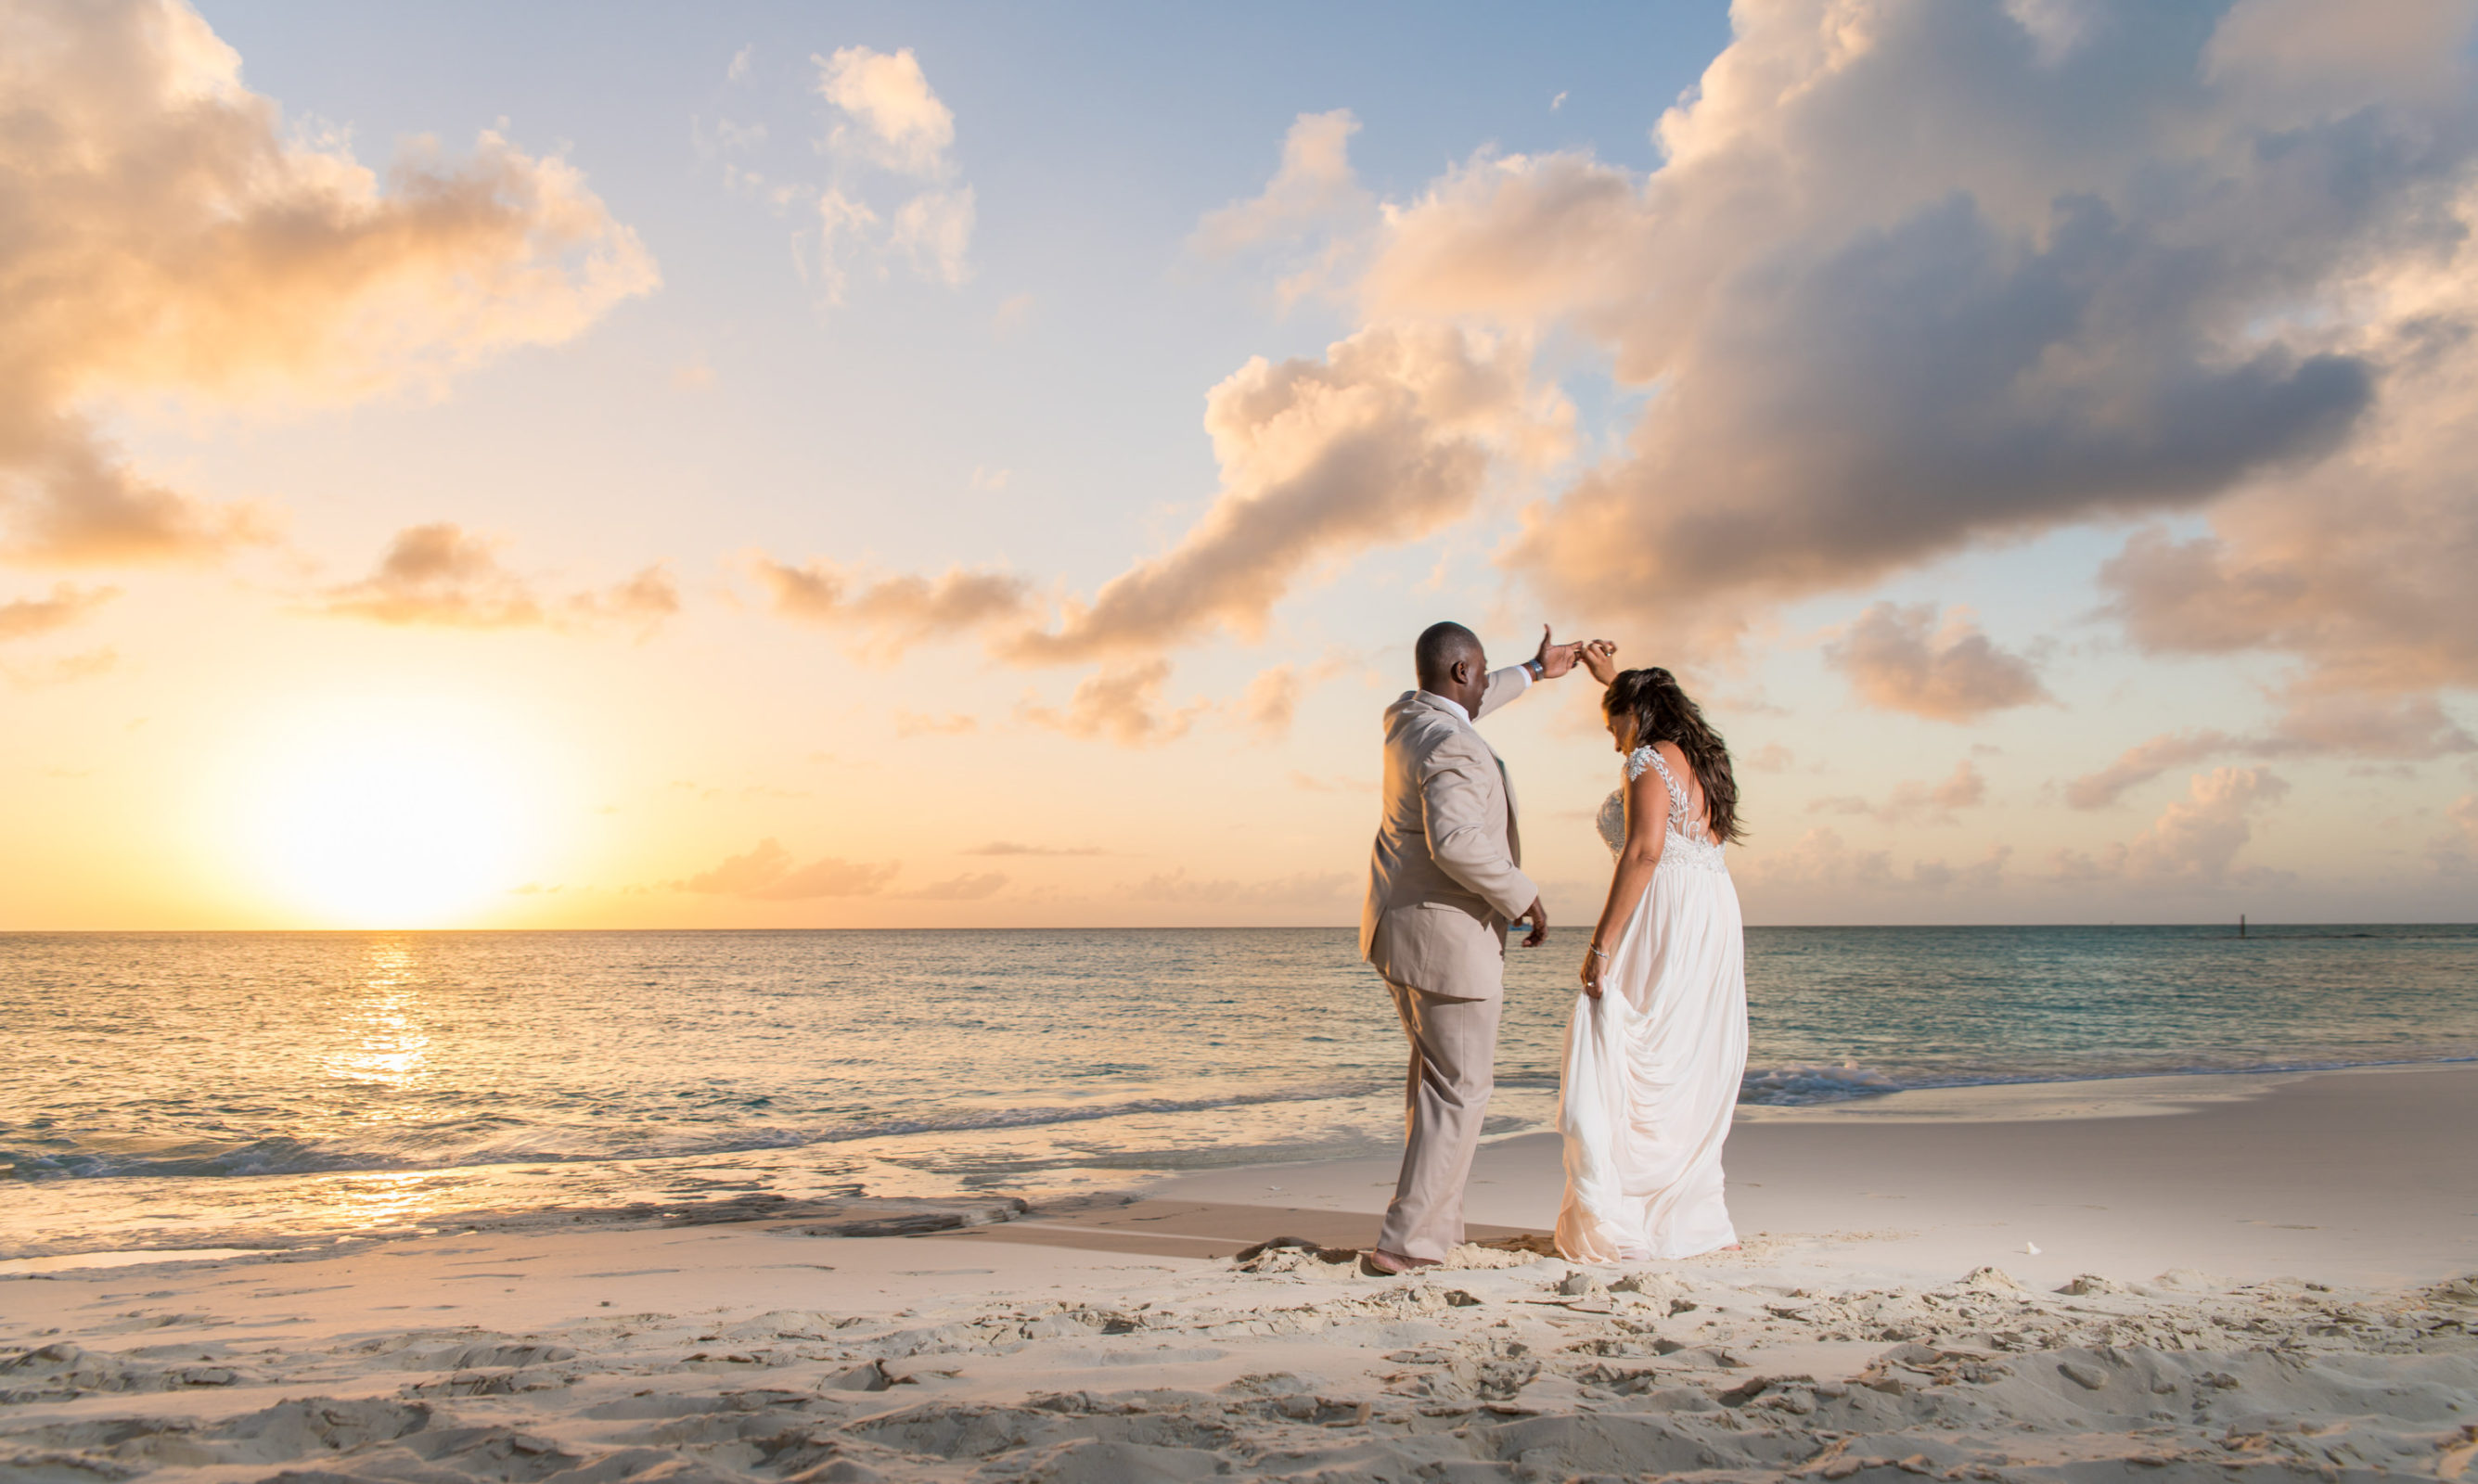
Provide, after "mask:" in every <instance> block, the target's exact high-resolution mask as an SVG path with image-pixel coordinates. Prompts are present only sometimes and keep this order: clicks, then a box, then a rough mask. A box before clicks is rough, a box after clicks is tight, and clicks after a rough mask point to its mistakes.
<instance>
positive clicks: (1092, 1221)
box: [0, 1067, 2478, 1484]
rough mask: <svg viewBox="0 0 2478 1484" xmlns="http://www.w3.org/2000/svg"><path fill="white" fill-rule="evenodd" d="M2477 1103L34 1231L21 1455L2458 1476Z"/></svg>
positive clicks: (1825, 1126)
mask: <svg viewBox="0 0 2478 1484" xmlns="http://www.w3.org/2000/svg"><path fill="white" fill-rule="evenodd" d="M2473 1128H2478V1068H2471V1067H2430V1068H2419V1069H2383V1070H2366V1071H2354V1072H2346V1073H2312V1074H2291V1075H2277V1076H2271V1075H2264V1076H2248V1077H2187V1078H2160V1079H2141V1080H2136V1081H2125V1082H2115V1083H2081V1084H2059V1085H2046V1086H2033V1087H2016V1088H1990V1089H1970V1090H1955V1091H1950V1092H1922V1093H1907V1094H1897V1095H1895V1096H1891V1097H1886V1098H1882V1099H1876V1100H1872V1101H1869V1102H1864V1103H1856V1104H1843V1105H1839V1106H1835V1107H1830V1108H1821V1109H1805V1110H1762V1111H1759V1112H1757V1113H1755V1114H1753V1115H1752V1116H1750V1117H1747V1118H1746V1119H1744V1120H1743V1121H1742V1122H1741V1123H1740V1125H1739V1127H1738V1129H1737V1132H1736V1134H1735V1136H1734V1138H1733V1140H1732V1144H1731V1149H1730V1170H1731V1177H1732V1188H1731V1199H1732V1209H1733V1212H1734V1213H1735V1215H1736V1217H1737V1220H1738V1223H1739V1228H1740V1231H1741V1233H1742V1235H1743V1236H1744V1238H1745V1245H1744V1249H1743V1250H1741V1251H1737V1252H1730V1253H1722V1254H1716V1255H1714V1256H1711V1257H1708V1258H1705V1259H1700V1260H1696V1261H1690V1262H1683V1263H1661V1264H1649V1265H1642V1266H1638V1267H1630V1268H1624V1269H1616V1268H1610V1269H1588V1268H1581V1267H1578V1266H1577V1265H1574V1264H1570V1263H1566V1262H1564V1261H1561V1260H1559V1259H1556V1258H1555V1257H1542V1256H1539V1255H1537V1254H1536V1253H1535V1252H1533V1251H1530V1250H1526V1249H1525V1248H1527V1247H1529V1246H1535V1245H1537V1240H1536V1234H1537V1233H1538V1232H1539V1230H1540V1229H1541V1228H1542V1227H1544V1226H1545V1225H1546V1224H1547V1223H1548V1221H1549V1220H1550V1219H1551V1217H1552V1216H1553V1215H1554V1209H1555V1197H1556V1192H1557V1188H1558V1180H1559V1174H1558V1170H1557V1150H1556V1146H1555V1143H1554V1141H1552V1140H1549V1139H1546V1138H1543V1137H1540V1136H1528V1137H1520V1138H1514V1139H1509V1140H1505V1141H1502V1142H1499V1143H1496V1144H1491V1145H1489V1146H1488V1147H1487V1148H1486V1149H1485V1150H1484V1151H1483V1153H1482V1156H1481V1160H1480V1165H1479V1171H1478V1174H1477V1176H1476V1179H1475V1183H1474V1186H1473V1197H1472V1207H1471V1217H1472V1219H1473V1220H1474V1221H1475V1223H1482V1224H1476V1225H1475V1227H1474V1236H1475V1237H1476V1238H1480V1239H1489V1240H1492V1241H1493V1242H1494V1243H1495V1245H1476V1246H1472V1247H1467V1248H1464V1249H1462V1250H1461V1252H1460V1254H1459V1264H1458V1265H1457V1266H1455V1267H1454V1268H1452V1269H1451V1270H1434V1271H1430V1272H1427V1273H1424V1274H1421V1275H1417V1276H1413V1277H1407V1278H1380V1277H1377V1276H1373V1275H1369V1274H1367V1273H1365V1272H1363V1271H1362V1270H1360V1269H1359V1268H1358V1266H1357V1265H1356V1263H1355V1262H1354V1261H1353V1259H1352V1257H1351V1254H1350V1253H1348V1252H1347V1251H1345V1250H1344V1249H1345V1248H1347V1247H1350V1246H1353V1245H1364V1244H1365V1243H1366V1242H1367V1241H1369V1240H1370V1238H1371V1236H1372V1235H1373V1232H1374V1229H1375V1217H1374V1214H1375V1213H1377V1212H1378V1211H1379V1210H1381V1209H1382V1206H1383V1203H1384V1200H1385V1197H1386V1195H1387V1192H1388V1189H1389V1188H1390V1182H1391V1168H1390V1162H1388V1161H1383V1160H1355V1161H1340V1162H1333V1163H1328V1164H1322V1165H1307V1166H1287V1167H1277V1168H1269V1169H1268V1168H1260V1169H1249V1170H1227V1171H1219V1172H1215V1173H1212V1174H1207V1175H1199V1176H1192V1177H1188V1178H1184V1179H1179V1180H1176V1181H1171V1182H1167V1183H1163V1184H1157V1185H1154V1186H1151V1187H1150V1188H1147V1189H1144V1190H1140V1191H1134V1192H1129V1193H1125V1195H1120V1196H1115V1197H1112V1198H1110V1199H1108V1200H1103V1201H1086V1202H1082V1203H1079V1204H1076V1205H1073V1206H1049V1207H1043V1206H1034V1207H1031V1208H1030V1209H1018V1204H1017V1203H1016V1202H1014V1201H1011V1200H1008V1199H1005V1198H1001V1197H992V1198H990V1199H986V1200H980V1201H966V1202H955V1203H948V1204H939V1203H926V1204H923V1203H914V1204H911V1205H902V1206H898V1205H895V1204H888V1205H886V1206H883V1207H863V1206H859V1205H855V1206H852V1207H850V1208H848V1209H843V1210H838V1211H832V1212H801V1213H794V1214H783V1213H777V1214H775V1215H774V1217H773V1218H772V1219H769V1220H734V1221H707V1220H702V1219H701V1218H699V1217H695V1216H690V1217H684V1218H682V1219H681V1220H675V1221H671V1222H665V1223H656V1224H633V1225H616V1226H615V1225H594V1224H588V1223H577V1224H573V1225H570V1226H569V1227H566V1228H560V1227H556V1226H545V1225H544V1224H541V1223H539V1222H535V1223H532V1224H515V1223H512V1224H510V1225H508V1226H507V1227H506V1228H504V1229H498V1228H493V1227H492V1226H491V1225H490V1224H489V1223H483V1224H481V1225H477V1226H475V1227H472V1228H469V1229H465V1228H460V1229H458V1230H453V1231H449V1230H442V1231H439V1232H436V1233H434V1234H431V1235H428V1236H423V1237H417V1238H407V1239H397V1240H388V1241H372V1242H352V1241H347V1242H341V1243H337V1244H334V1245H322V1246H318V1247H314V1248H303V1249H294V1250H287V1251H279V1252H266V1253H253V1254H243V1255H234V1256H224V1257H215V1258H200V1259H195V1260H189V1261H163V1260H156V1259H152V1258H148V1259H143V1260H131V1259H129V1258H127V1257H123V1258H120V1259H117V1260H115V1262H114V1263H109V1264H107V1263H101V1262H98V1261H97V1260H95V1259H94V1258H92V1257H90V1256H89V1257H85V1258H75V1259H49V1260H38V1261H34V1262H20V1263H13V1264H8V1265H0V1478H5V1479H7V1480H10V1481H11V1484H17V1481H26V1484H48V1481H55V1480H57V1481H91V1480H117V1479H125V1478H134V1477H138V1476H140V1475H145V1476H148V1477H157V1478H165V1479H171V1478H180V1479H196V1480H199V1481H202V1484H203V1481H207V1480H218V1481H220V1480H244V1479H249V1480H254V1479H262V1478H277V1477H284V1478H291V1479H298V1480H303V1481H310V1480H321V1481H325V1480H344V1479H368V1480H381V1479H385V1480H401V1481H440V1484H450V1481H465V1480H481V1479H488V1480H528V1481H530V1480H542V1479H549V1478H560V1479H564V1480H572V1481H575V1484H601V1481H605V1480H617V1479H633V1478H645V1479H663V1480H707V1479H715V1480H721V1479H766V1480H771V1479H786V1480H791V1479H799V1480H807V1479H816V1480H822V1481H834V1484H866V1481H870V1480H874V1479H881V1478H883V1479H915V1478H917V1479H962V1478H967V1477H972V1478H984V1477H985V1478H991V1479H1025V1480H1061V1481H1101V1480H1179V1479H1194V1478H1204V1477H1212V1476H1224V1475H1226V1476H1230V1477H1281V1478H1297V1479H1308V1478H1317V1479H1331V1480H1343V1479H1358V1478H1369V1479H1386V1480H1412V1479H1421V1480H1436V1481H1463V1480H1481V1479H1555V1478H1567V1477H1573V1476H1577V1475H1615V1476H1642V1475H1651V1474H1659V1475H1672V1474H1697V1475H1712V1476H1716V1477H1731V1478H1740V1477H1744V1478H1755V1477H1783V1476H1798V1477H1806V1476H1813V1477H1820V1478H1824V1479H1832V1480H1840V1479H1846V1478H1852V1477H1858V1476H1866V1477H1869V1478H1881V1479H1884V1480H1888V1481H1889V1480H1893V1479H1897V1478H1900V1477H1902V1476H1904V1475H1934V1476H1936V1477H1940V1478H1949V1479H1960V1478H1978V1479H1999V1478H2004V1479H2012V1478H2022V1479H2030V1478H2057V1479H2075V1480H2082V1479H2100V1478H2111V1479H2112V1478H2119V1477H2125V1476H2128V1475H2129V1474H2131V1473H2136V1472H2138V1473H2139V1474H2140V1475H2141V1476H2143V1477H2153V1478H2172V1479H2185V1478H2200V1477H2204V1476H2211V1477H2222V1476H2237V1477H2245V1478H2271V1477H2275V1476H2277V1477H2288V1476H2296V1477H2301V1478H2302V1477H2305V1476H2308V1475H2313V1476H2314V1477H2316V1478H2319V1479H2335V1478H2339V1477H2343V1476H2351V1475H2367V1476H2370V1475H2373V1474H2378V1473H2381V1474H2395V1473H2409V1474H2415V1475H2418V1476H2423V1477H2441V1478H2459V1477H2463V1476H2465V1474H2466V1472H2467V1471H2468V1469H2469V1466H2470V1463H2471V1461H2472V1459H2473V1458H2478V1340H2473V1336H2472V1325H2473V1324H2478V1140H2472V1139H2471V1138H2470V1137H2469V1133H2470V1130H2471V1129H2473ZM711 1214H712V1213H707V1214H706V1215H711ZM923 1228H943V1229H930V1230H923ZM871 1231H875V1232H881V1233H888V1232H895V1233H900V1232H911V1233H913V1234H911V1235H853V1234H852V1233H854V1232H871ZM1527 1234H1531V1235H1530V1236H1529V1237H1527ZM1277 1238H1290V1239H1298V1240H1299V1241H1300V1242H1302V1243H1304V1244H1306V1245H1283V1246H1276V1247H1272V1248H1269V1249H1266V1250H1263V1251H1259V1252H1255V1253H1253V1254H1252V1255H1250V1256H1246V1257H1244V1258H1242V1257H1241V1256H1240V1254H1241V1253H1243V1252H1244V1251H1246V1250H1247V1249H1248V1248H1251V1247H1252V1246H1254V1245H1256V1244H1260V1243H1264V1242H1266V1241H1268V1240H1270V1239H1277ZM1320 1245H1322V1246H1323V1247H1324V1248H1325V1249H1324V1250H1320V1249H1319V1246H1320Z"/></svg>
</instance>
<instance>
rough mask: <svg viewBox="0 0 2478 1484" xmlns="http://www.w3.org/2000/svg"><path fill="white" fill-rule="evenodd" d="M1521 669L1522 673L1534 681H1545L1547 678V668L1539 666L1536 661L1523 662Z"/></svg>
mask: <svg viewBox="0 0 2478 1484" xmlns="http://www.w3.org/2000/svg"><path fill="white" fill-rule="evenodd" d="M1523 669H1524V673H1526V674H1528V675H1530V677H1531V678H1532V679H1534V680H1546V679H1548V678H1549V667H1548V666H1546V665H1543V664H1541V663H1540V662H1539V661H1538V660H1526V661H1524V662H1523Z"/></svg>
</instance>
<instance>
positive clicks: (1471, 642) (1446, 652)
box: [1411, 623, 1481, 691]
mask: <svg viewBox="0 0 2478 1484" xmlns="http://www.w3.org/2000/svg"><path fill="white" fill-rule="evenodd" d="M1480 652H1481V650H1480V645H1479V635H1477V634H1475V633H1473V632H1472V631H1471V630H1469V629H1467V628H1464V627H1463V626H1462V625H1461V624H1459V623H1432V624H1429V626H1428V627H1427V628H1425V629H1423V630H1421V631H1420V641H1419V642H1418V643H1417V644H1414V645H1413V646H1412V648H1411V663H1412V666H1413V667H1415V668H1416V669H1417V670H1418V671H1419V676H1420V689H1422V690H1424V691H1426V690H1429V689H1431V687H1430V686H1429V681H1431V680H1443V679H1445V678H1446V675H1447V673H1448V672H1449V671H1451V670H1452V669H1453V668H1454V662H1455V661H1457V660H1462V659H1468V658H1470V657H1472V656H1474V655H1478V654H1479V653H1480Z"/></svg>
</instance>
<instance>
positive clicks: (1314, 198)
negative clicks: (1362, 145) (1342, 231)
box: [1188, 109, 1377, 258]
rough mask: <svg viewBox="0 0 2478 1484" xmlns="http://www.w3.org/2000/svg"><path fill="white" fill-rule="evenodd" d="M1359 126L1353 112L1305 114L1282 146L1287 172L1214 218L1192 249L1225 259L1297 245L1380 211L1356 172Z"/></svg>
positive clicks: (1210, 215) (1200, 230)
mask: <svg viewBox="0 0 2478 1484" xmlns="http://www.w3.org/2000/svg"><path fill="white" fill-rule="evenodd" d="M1358 132H1359V120H1358V118H1357V117H1355V116H1354V115H1353V113H1352V112H1351V110H1349V109H1335V110H1334V111H1333V112H1331V113H1302V114H1301V115H1300V116H1299V117H1298V118H1297V119H1295V120H1294V121H1293V122H1292V124H1291V131H1290V133H1289V135H1288V136H1286V137H1285V138H1283V140H1282V163H1281V167H1280V168H1279V169H1277V170H1276V171H1275V172H1274V177H1273V179H1271V180H1269V181H1267V182H1266V183H1265V189H1263V190H1262V191H1261V192H1259V193H1258V194H1256V195H1255V196H1254V197H1252V198H1251V199H1249V200H1246V201H1234V202H1232V203H1230V204H1229V205H1228V206H1226V207H1223V208H1221V209H1220V210H1218V211H1213V212H1208V213H1206V214H1205V216H1204V219H1203V220H1202V221H1201V222H1200V223H1198V224H1197V228H1196V233H1195V235H1194V236H1192V237H1190V238H1189V239H1188V249H1189V250H1190V251H1191V252H1195V253H1197V254H1199V255H1201V256H1203V257H1207V258H1224V257H1228V256H1230V255H1231V254H1234V253H1239V252H1245V251H1247V250H1249V249H1251V248H1255V247H1261V246H1264V245H1267V244H1277V243H1286V242H1292V241H1296V240H1298V239H1301V238H1303V237H1306V236H1308V235H1309V234H1311V233H1314V232H1317V231H1319V230H1321V229H1326V228H1329V227H1331V226H1333V225H1335V224H1337V223H1340V222H1348V221H1350V220H1351V219H1352V218H1354V217H1359V216H1365V215H1368V214H1372V213H1373V212H1374V211H1375V210H1376V205H1377V202H1376V198H1375V197H1374V196H1372V195H1370V194H1369V193H1368V191H1367V189H1365V188H1363V187H1362V186H1361V185H1360V184H1359V177H1358V176H1357V175H1355V174H1354V173H1353V171H1352V168H1351V137H1352V136H1353V135H1354V134H1357V133H1358Z"/></svg>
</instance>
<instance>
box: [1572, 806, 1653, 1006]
mask: <svg viewBox="0 0 2478 1484" xmlns="http://www.w3.org/2000/svg"><path fill="white" fill-rule="evenodd" d="M1626 821H1627V832H1626V843H1625V844H1624V845H1622V846H1620V847H1619V849H1618V864H1617V869H1615V870H1614V871H1611V872H1610V873H1609V899H1608V900H1607V902H1606V903H1604V904H1603V905H1602V907H1601V920H1600V921H1599V922H1598V923H1596V924H1594V926H1593V928H1592V946H1591V947H1589V948H1586V949H1584V950H1583V975H1582V977H1583V993H1584V994H1588V995H1590V996H1591V997H1592V998H1594V999H1598V998H1600V997H1601V979H1602V976H1603V975H1604V974H1606V972H1607V970H1608V966H1609V959H1608V956H1609V955H1610V954H1613V953H1615V952H1617V940H1618V934H1619V933H1620V932H1621V931H1623V930H1624V929H1625V927H1626V922H1627V919H1628V918H1631V917H1633V916H1634V910H1635V908H1636V907H1637V906H1638V905H1640V904H1641V903H1642V901H1643V893H1645V892H1647V891H1649V890H1650V889H1651V887H1652V873H1653V871H1654V870H1656V869H1657V868H1659V866H1660V848H1661V844H1662V843H1663V842H1664V841H1666V840H1667V839H1668V838H1669V789H1668V787H1667V786H1666V785H1664V784H1663V783H1662V782H1661V781H1660V773H1659V772H1658V770H1656V769H1655V768H1650V767H1647V768H1645V769H1644V770H1643V771H1642V772H1641V773H1639V774H1637V775H1636V776H1635V777H1634V778H1632V779H1631V780H1629V781H1628V783H1627V787H1626ZM1594 949H1598V950H1600V951H1598V952H1595V951H1593V950H1594Z"/></svg>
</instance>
